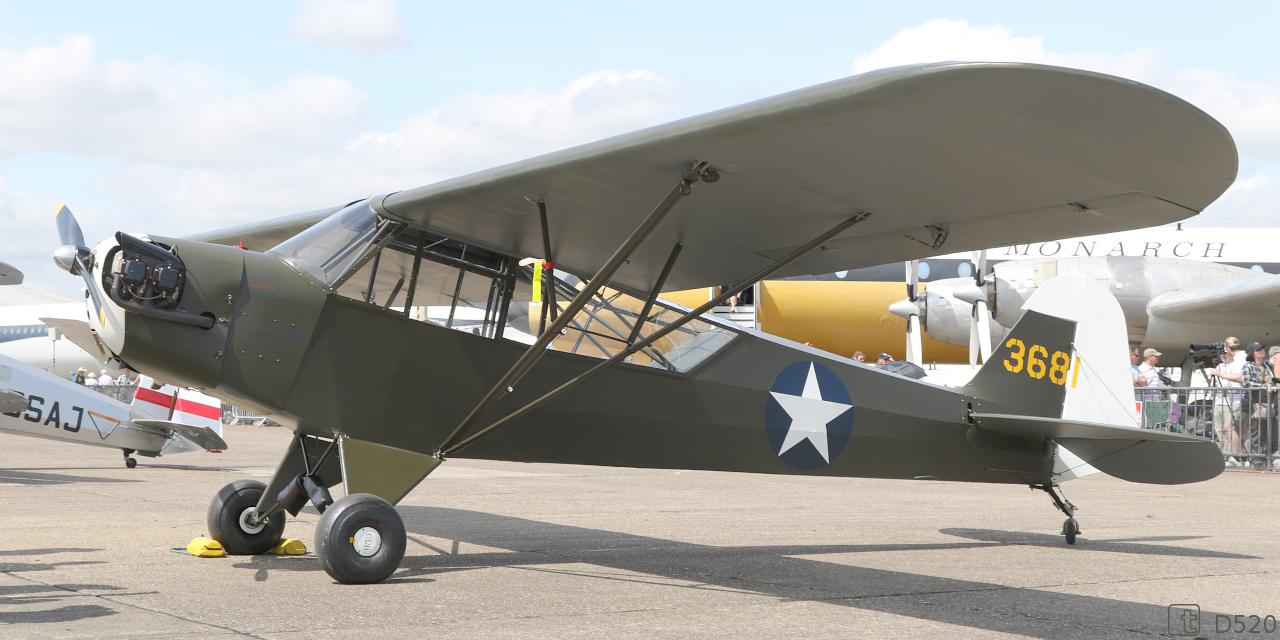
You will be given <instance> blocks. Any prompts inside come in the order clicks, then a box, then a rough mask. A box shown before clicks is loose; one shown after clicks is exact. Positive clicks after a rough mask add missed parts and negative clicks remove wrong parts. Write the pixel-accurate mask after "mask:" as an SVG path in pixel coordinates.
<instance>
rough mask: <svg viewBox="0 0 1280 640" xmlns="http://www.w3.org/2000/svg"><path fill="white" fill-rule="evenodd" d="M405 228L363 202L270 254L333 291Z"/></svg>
mask: <svg viewBox="0 0 1280 640" xmlns="http://www.w3.org/2000/svg"><path fill="white" fill-rule="evenodd" d="M403 228H404V225H402V224H400V223H398V222H393V221H390V220H387V219H384V218H379V217H378V214H377V213H375V212H374V211H373V208H372V207H370V206H369V201H368V200H361V201H360V202H356V203H354V204H350V205H347V206H346V207H344V208H343V209H342V210H341V211H339V212H337V213H335V214H333V215H331V216H329V217H328V218H325V219H324V220H322V221H320V222H319V223H318V224H316V225H315V226H313V227H311V228H310V229H307V230H306V231H303V232H302V233H299V234H298V235H296V236H294V237H292V238H289V239H288V240H285V241H284V242H281V243H280V244H278V245H276V246H275V247H274V248H273V249H271V250H270V251H268V252H267V253H272V254H275V255H278V256H280V257H282V258H284V259H285V260H287V261H289V262H290V263H291V264H293V265H294V266H295V267H297V268H298V269H300V270H303V271H306V272H307V273H309V274H311V276H312V277H314V278H315V279H317V280H319V281H321V282H323V283H325V284H326V285H328V286H330V287H333V286H336V285H338V284H340V283H341V282H342V281H343V280H345V278H344V277H343V276H346V275H347V274H348V273H349V272H351V271H352V270H353V269H355V268H358V267H359V266H360V264H361V263H362V262H363V261H364V260H365V258H366V257H368V256H370V254H371V253H372V252H374V251H376V250H377V249H378V248H379V247H381V246H383V245H385V244H386V243H387V242H390V241H391V239H392V238H393V237H394V236H395V235H396V234H398V233H399V232H400V231H401V230H402V229H403Z"/></svg>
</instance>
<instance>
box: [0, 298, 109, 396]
mask: <svg viewBox="0 0 1280 640" xmlns="http://www.w3.org/2000/svg"><path fill="white" fill-rule="evenodd" d="M50 323H52V325H51V324H50ZM51 334H52V335H51ZM53 338H57V339H56V340H55V339H53ZM77 343H78V344H77ZM94 344H95V343H94V338H93V334H92V333H91V332H90V331H89V325H88V323H87V322H86V316H85V310H84V303H83V302H76V301H74V300H68V299H66V298H63V297H61V296H55V295H52V294H48V293H43V292H41V291H37V290H35V289H31V288H28V287H24V286H21V285H5V286H0V355H3V356H8V357H10V358H13V359H15V360H17V361H19V362H24V363H26V364H29V365H31V366H33V367H36V368H38V369H44V370H47V371H49V372H50V373H52V374H54V375H57V376H59V377H61V378H63V379H67V378H69V377H70V374H71V372H73V371H76V370H77V369H80V368H82V367H83V368H84V369H85V370H86V371H91V372H93V373H95V374H97V373H100V372H101V371H102V370H103V369H107V370H109V371H110V372H111V374H112V375H117V374H118V373H119V369H118V368H117V367H116V365H115V364H114V363H112V364H104V363H103V356H102V355H101V353H100V352H99V353H94V352H96V351H97V349H96V348H94ZM82 346H85V347H89V348H91V349H92V351H87V350H86V349H84V348H82Z"/></svg>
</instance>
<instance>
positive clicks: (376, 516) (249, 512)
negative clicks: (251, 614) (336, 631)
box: [208, 436, 438, 584]
mask: <svg viewBox="0 0 1280 640" xmlns="http://www.w3.org/2000/svg"><path fill="white" fill-rule="evenodd" d="M295 443H296V444H297V446H291V447H290V448H289V450H288V451H287V452H286V454H285V459H284V460H283V461H282V462H281V465H280V469H279V470H277V472H276V474H275V476H273V477H272V479H271V484H270V485H265V484H263V483H261V482H258V481H256V480H237V481H235V482H232V483H231V484H229V485H227V486H225V487H223V488H222V490H221V491H219V492H218V494H217V495H216V496H214V497H213V501H212V502H211V503H210V504H209V519H208V524H209V537H210V538H213V539H214V540H217V541H218V542H220V543H222V546H223V548H225V549H226V550H227V553H230V554H232V555H257V554H262V553H267V552H268V551H270V550H271V549H272V548H273V547H275V546H276V545H277V544H279V542H280V540H281V539H282V538H283V537H284V526H285V517H286V514H287V515H293V516H297V515H298V512H300V511H301V510H302V508H303V507H305V506H306V505H307V504H308V503H310V504H311V505H312V506H314V507H315V508H316V510H317V511H319V512H320V522H319V523H318V525H317V526H316V538H315V552H316V556H317V557H318V558H319V559H320V566H321V567H323V568H324V570H325V572H327V573H328V574H329V575H330V576H332V577H333V579H334V580H337V581H338V582H342V583H345V584H368V583H371V582H381V581H382V580H385V579H387V578H388V577H389V576H390V575H391V574H392V573H394V572H395V570H396V569H397V568H398V567H399V566H400V561H401V560H402V559H403V558H404V551H405V546H406V544H405V543H406V542H407V541H408V539H407V536H406V535H405V527H404V521H403V520H401V519H400V515H399V514H398V513H396V510H395V507H393V506H392V505H391V503H390V502H388V501H387V500H385V499H383V498H380V497H378V496H375V495H372V494H369V493H358V492H357V493H352V494H351V495H348V496H346V497H343V498H342V499H341V500H338V501H337V502H334V500H333V498H332V497H331V496H330V495H329V490H328V488H329V487H331V486H334V485H336V484H338V483H339V482H341V481H342V477H343V476H342V470H341V469H340V468H339V467H338V462H337V459H336V457H335V456H334V455H333V453H334V451H335V450H336V445H337V442H336V441H324V440H319V439H317V438H314V437H311V436H297V437H295ZM326 445H327V446H326ZM370 446H378V445H369V444H366V445H365V447H370ZM360 447H361V445H360V444H359V443H358V442H354V441H351V442H348V443H347V447H346V449H344V451H346V455H348V456H355V457H356V458H357V459H358V460H361V461H362V462H363V463H364V464H368V462H367V461H365V460H364V459H363V458H360V455H361V452H365V451H367V449H361V448H360ZM404 455H414V454H407V453H406V454H404ZM420 457H422V458H428V459H429V460H432V461H433V462H434V459H431V458H430V457H429V456H425V455H423V456H420ZM377 460H379V461H381V462H382V463H384V464H386V465H390V466H391V467H397V460H398V459H397V458H395V456H394V455H393V456H391V457H389V458H388V457H381V458H377ZM401 462H403V461H401ZM435 464H438V462H435ZM403 466H404V465H403V464H400V465H399V467H403ZM434 466H435V465H434V464H433V465H431V468H434ZM428 470H429V469H428ZM295 474H296V475H295ZM425 475H426V472H425V471H424V472H423V473H422V476H425ZM422 476H415V477H414V478H413V479H414V480H421V478H422ZM414 484H416V482H415V483H414ZM348 486H350V485H348ZM408 488H412V485H408ZM408 488H406V489H404V491H403V492H402V493H407V492H408ZM268 492H270V495H267V496H266V497H265V498H264V496H263V494H265V493H268ZM393 494H394V492H393ZM259 506H261V507H262V509H263V510H262V511H261V512H260V511H259V510H258V508H259Z"/></svg>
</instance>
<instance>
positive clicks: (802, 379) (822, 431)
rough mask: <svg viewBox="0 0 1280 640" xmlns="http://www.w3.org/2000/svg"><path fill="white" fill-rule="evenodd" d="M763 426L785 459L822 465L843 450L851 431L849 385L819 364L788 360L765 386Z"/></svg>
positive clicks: (804, 467) (807, 466)
mask: <svg viewBox="0 0 1280 640" xmlns="http://www.w3.org/2000/svg"><path fill="white" fill-rule="evenodd" d="M764 428H765V433H766V435H768V436H769V444H770V445H772V446H773V452H774V453H776V454H778V457H779V458H781V459H782V461H783V462H785V463H787V464H789V465H791V466H792V467H795V468H796V469H800V470H801V471H811V470H813V469H820V468H822V467H825V466H827V465H828V464H831V461H832V460H835V459H836V456H838V455H840V452H841V451H844V447H845V445H846V444H849V434H851V433H853V401H852V400H851V399H850V398H849V390H848V389H846V388H845V386H844V383H843V382H841V381H840V378H838V377H836V374H835V373H834V372H833V371H831V370H830V369H828V368H827V367H825V366H823V365H822V364H819V363H817V362H812V361H809V360H805V361H803V362H797V363H795V364H792V365H790V366H788V367H787V368H785V369H783V370H782V372H781V373H779V374H778V377H777V378H775V379H774V380H773V386H772V387H770V388H769V398H768V400H766V401H765V408H764Z"/></svg>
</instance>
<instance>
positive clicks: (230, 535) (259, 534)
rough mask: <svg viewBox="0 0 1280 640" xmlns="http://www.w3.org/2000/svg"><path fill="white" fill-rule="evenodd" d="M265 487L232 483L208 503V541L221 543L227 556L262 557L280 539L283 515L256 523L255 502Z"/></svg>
mask: <svg viewBox="0 0 1280 640" xmlns="http://www.w3.org/2000/svg"><path fill="white" fill-rule="evenodd" d="M266 488H267V485H265V484H262V483H261V482H258V481H257V480H236V481H235V482H232V483H231V484H229V485H227V486H225V487H223V488H222V489H221V490H219V491H218V493H217V495H215V496H213V501H212V502H210V503H209V516H208V526H209V537H210V538H213V539H214V540H217V541H218V542H220V543H222V547H223V548H224V549H226V550H227V553H229V554H232V555H243V556H252V555H258V554H262V553H266V552H268V551H270V550H271V548H272V547H274V546H276V543H278V542H280V538H281V537H282V536H283V535H284V524H285V515H284V512H278V513H275V514H273V515H271V517H269V518H267V519H265V520H262V521H259V520H258V519H257V518H256V517H255V516H256V514H257V506H258V500H259V499H261V498H262V492H263V491H266Z"/></svg>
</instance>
